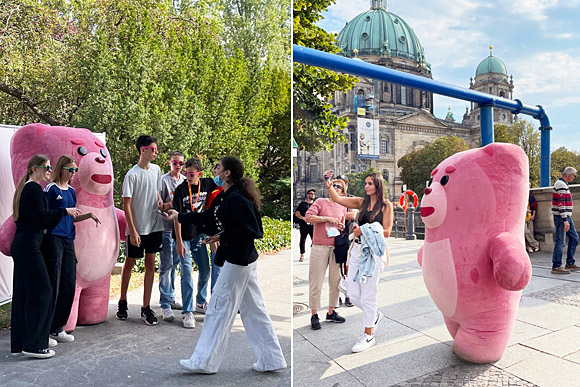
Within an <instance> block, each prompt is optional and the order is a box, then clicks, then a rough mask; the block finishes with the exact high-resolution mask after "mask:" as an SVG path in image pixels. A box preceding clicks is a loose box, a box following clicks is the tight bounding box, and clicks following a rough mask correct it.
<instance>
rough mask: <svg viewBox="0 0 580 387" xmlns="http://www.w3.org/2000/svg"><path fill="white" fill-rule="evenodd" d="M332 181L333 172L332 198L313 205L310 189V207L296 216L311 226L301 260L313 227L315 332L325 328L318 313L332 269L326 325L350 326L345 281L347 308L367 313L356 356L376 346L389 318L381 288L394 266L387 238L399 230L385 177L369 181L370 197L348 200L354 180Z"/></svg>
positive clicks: (367, 194) (329, 178)
mask: <svg viewBox="0 0 580 387" xmlns="http://www.w3.org/2000/svg"><path fill="white" fill-rule="evenodd" d="M332 177H333V171H328V172H327V173H325V175H324V179H325V185H326V188H327V190H328V195H329V198H320V199H318V200H316V201H314V202H312V201H313V199H314V194H315V192H314V191H313V190H310V191H308V192H307V199H306V203H307V206H306V205H302V203H301V205H300V206H299V207H298V208H297V210H296V212H295V215H296V217H297V218H298V219H299V220H301V221H303V222H304V223H305V225H302V224H301V226H300V234H301V238H300V260H301V261H302V260H303V259H304V252H305V248H304V246H305V240H306V236H307V235H308V232H309V230H308V228H307V227H308V224H312V225H313V233H312V237H311V238H312V247H311V252H310V262H309V273H308V284H309V306H310V309H311V319H310V324H311V328H312V329H314V330H318V329H321V328H322V325H321V323H320V317H319V316H318V310H319V309H320V307H321V302H320V295H321V291H322V285H323V282H324V277H325V274H326V269H327V268H328V286H329V305H328V311H327V313H326V317H325V321H327V322H334V323H344V322H345V321H346V319H345V318H344V317H342V316H340V315H339V314H338V313H337V312H336V308H337V307H338V306H339V286H340V285H341V279H342V280H344V282H345V283H346V289H343V290H346V294H345V297H346V298H345V305H347V306H350V305H352V304H354V305H355V306H357V307H359V308H360V309H361V310H362V312H363V332H362V334H361V335H360V337H359V338H358V340H357V341H356V343H355V344H354V346H353V347H352V352H361V351H364V350H366V349H368V348H370V347H372V346H373V345H375V344H376V339H375V334H376V332H377V328H378V325H379V322H380V321H381V319H382V317H383V314H382V313H381V312H380V311H379V310H378V307H377V286H378V281H379V279H380V275H381V272H382V271H383V269H384V267H385V266H386V265H388V262H389V254H388V249H387V245H386V241H385V238H387V237H388V236H389V235H390V233H391V230H392V226H393V205H392V203H391V202H390V201H389V200H387V199H385V194H384V182H383V177H382V176H381V175H380V174H379V173H375V172H373V173H370V174H368V175H367V176H366V177H365V180H364V182H365V186H364V189H365V196H364V197H348V196H347V189H348V180H347V179H346V178H345V177H343V176H339V177H338V178H336V179H332ZM303 203H304V202H303ZM305 207H307V208H305ZM304 210H306V211H304ZM303 211H304V212H303ZM349 223H350V224H349ZM353 223H355V224H353ZM344 234H347V235H348V238H349V239H350V240H351V243H350V246H349V247H348V250H347V251H344V250H343V249H342V248H341V247H342V246H343V242H342V241H343V240H344V238H343V236H344ZM343 253H344V258H343ZM345 277H346V278H345Z"/></svg>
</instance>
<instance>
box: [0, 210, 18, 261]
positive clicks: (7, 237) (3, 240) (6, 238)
mask: <svg viewBox="0 0 580 387" xmlns="http://www.w3.org/2000/svg"><path fill="white" fill-rule="evenodd" d="M14 234H16V223H14V220H13V218H12V215H10V216H9V217H8V219H6V221H5V222H4V223H3V224H2V226H1V227H0V252H2V254H4V255H6V256H7V257H9V256H10V245H12V240H14Z"/></svg>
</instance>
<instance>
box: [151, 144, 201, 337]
mask: <svg viewBox="0 0 580 387" xmlns="http://www.w3.org/2000/svg"><path fill="white" fill-rule="evenodd" d="M184 165H185V155H184V154H183V153H182V152H180V151H173V152H171V155H170V160H169V167H170V168H171V170H170V171H169V172H168V173H166V174H165V175H163V176H162V177H161V200H163V211H167V210H169V209H170V208H172V207H173V206H172V202H173V194H174V192H175V188H177V186H178V185H179V184H181V183H182V182H183V181H185V176H183V174H182V173H181V171H182V170H183V166H184ZM163 223H164V225H165V230H164V231H163V249H162V250H161V253H159V304H160V305H161V313H162V314H163V320H165V321H173V319H175V314H174V313H173V310H172V309H182V308H183V305H185V303H186V299H187V298H188V296H189V298H191V295H190V294H191V292H193V281H192V278H191V275H189V276H187V275H183V270H184V269H183V267H184V265H183V263H182V265H181V271H182V275H181V295H182V296H181V300H182V302H183V305H181V304H180V303H178V302H176V301H175V277H176V276H177V265H178V264H179V263H180V262H181V259H180V257H179V255H178V254H177V250H176V248H175V247H176V246H175V240H174V239H173V237H172V233H173V222H171V221H166V220H163ZM190 266H191V264H190ZM184 282H186V283H184ZM187 289H191V290H190V291H186V290H187ZM184 324H185V321H184ZM188 325H193V326H195V322H193V321H191V322H189V321H188ZM193 326H192V328H193Z"/></svg>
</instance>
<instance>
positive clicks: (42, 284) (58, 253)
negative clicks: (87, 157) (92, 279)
mask: <svg viewBox="0 0 580 387" xmlns="http://www.w3.org/2000/svg"><path fill="white" fill-rule="evenodd" d="M77 172H78V167H77V165H76V162H75V159H74V158H72V157H70V156H67V155H63V156H61V157H60V158H59V159H58V161H57V162H56V166H55V168H54V174H52V165H51V163H50V160H49V159H48V157H46V156H45V155H40V154H39V155H34V156H32V157H31V158H30V160H29V161H28V164H27V166H26V174H25V175H24V176H23V177H22V178H21V180H20V182H19V183H18V186H17V187H16V191H15V193H14V200H13V208H12V210H13V219H14V222H15V223H16V233H15V235H14V240H13V241H12V245H11V246H10V252H11V255H12V258H13V260H14V274H13V276H14V277H13V284H14V285H13V296H12V316H11V331H10V340H11V353H12V356H22V355H27V356H29V357H34V358H49V357H52V356H54V354H55V352H54V350H52V349H50V348H49V347H55V346H56V345H57V343H58V342H64V343H68V342H72V341H74V336H73V335H71V334H68V333H67V332H65V331H64V330H63V327H64V325H65V324H66V322H67V320H68V317H69V314H70V311H71V308H72V304H73V301H74V295H75V284H76V256H75V251H74V238H75V226H74V222H79V221H83V220H87V219H93V220H94V221H95V224H96V226H98V225H99V224H100V220H99V218H98V217H97V216H96V215H94V214H92V213H86V214H81V211H80V210H79V209H78V208H76V203H77V199H76V193H75V190H74V188H73V187H71V186H70V184H69V183H70V182H71V181H72V180H73V179H74V177H75V175H76V173H77ZM50 180H52V182H51V183H50V184H48V185H46V187H45V188H44V192H43V189H42V186H41V185H40V183H41V182H43V181H45V182H48V181H50Z"/></svg>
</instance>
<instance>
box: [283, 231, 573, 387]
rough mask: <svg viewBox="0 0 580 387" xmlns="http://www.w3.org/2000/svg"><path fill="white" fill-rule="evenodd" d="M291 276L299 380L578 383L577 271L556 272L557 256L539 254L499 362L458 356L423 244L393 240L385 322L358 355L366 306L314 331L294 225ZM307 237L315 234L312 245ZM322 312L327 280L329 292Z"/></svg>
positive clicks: (384, 279)
mask: <svg viewBox="0 0 580 387" xmlns="http://www.w3.org/2000/svg"><path fill="white" fill-rule="evenodd" d="M292 232H293V234H292V238H293V240H294V241H295V242H294V245H295V248H294V251H293V257H292V258H293V259H292V261H293V265H294V271H293V279H294V289H293V295H294V312H295V314H294V322H293V324H294V366H293V369H294V386H296V387H302V386H310V385H315V386H332V387H338V386H340V387H343V386H366V387H371V386H390V385H396V386H535V385H538V386H549V387H550V386H557V387H562V386H574V387H577V386H580V273H572V274H568V275H553V274H551V273H550V269H551V253H543V252H539V253H533V254H531V261H532V266H533V276H532V280H531V282H530V284H529V285H528V286H527V288H526V289H525V290H524V292H523V296H522V300H521V302H520V309H519V312H518V318H517V322H516V326H515V330H514V334H513V337H512V339H511V341H510V343H509V346H508V348H507V350H506V353H505V354H504V356H503V358H502V359H501V360H500V361H498V362H496V363H494V364H484V365H478V364H472V363H467V362H464V361H462V360H461V359H459V358H458V357H456V356H455V355H454V354H453V352H452V349H451V348H452V345H453V341H452V338H451V336H450V335H449V333H448V332H447V328H446V327H445V324H444V322H443V317H442V315H441V313H440V312H439V310H438V309H437V307H436V306H435V304H434V303H433V301H432V300H431V297H430V296H429V293H428V292H427V290H426V288H425V285H424V283H423V278H422V275H421V268H420V266H419V264H418V263H417V258H416V257H417V251H418V250H419V247H421V245H422V244H423V241H406V240H402V239H394V238H389V239H388V245H389V251H390V253H391V266H390V267H389V268H387V269H385V271H384V272H383V273H382V276H381V280H380V281H379V290H378V294H379V300H378V302H379V309H380V310H381V312H383V313H384V315H385V317H386V319H384V320H383V321H382V322H381V327H380V330H379V331H378V333H377V345H375V346H374V347H372V348H370V349H369V350H367V351H365V352H361V353H358V354H353V353H351V347H352V346H353V345H354V343H355V341H356V340H357V338H358V336H359V335H360V334H361V333H362V313H361V311H360V310H359V309H358V308H356V307H352V308H346V307H341V308H339V309H338V310H337V311H338V312H339V313H340V314H341V315H342V316H344V317H346V319H347V321H346V322H345V323H344V324H331V323H324V322H322V329H321V330H319V331H313V330H311V329H310V311H309V310H308V309H307V304H308V256H309V250H308V248H307V253H306V260H305V261H304V262H303V263H299V262H298V257H299V251H298V249H297V246H298V240H299V239H298V238H299V232H298V230H295V229H294V230H292ZM309 242H310V239H308V242H307V244H308V243H309ZM322 305H323V310H321V311H320V312H319V315H321V316H322V320H323V319H324V313H325V307H324V305H328V284H327V282H325V284H324V287H323V290H322Z"/></svg>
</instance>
